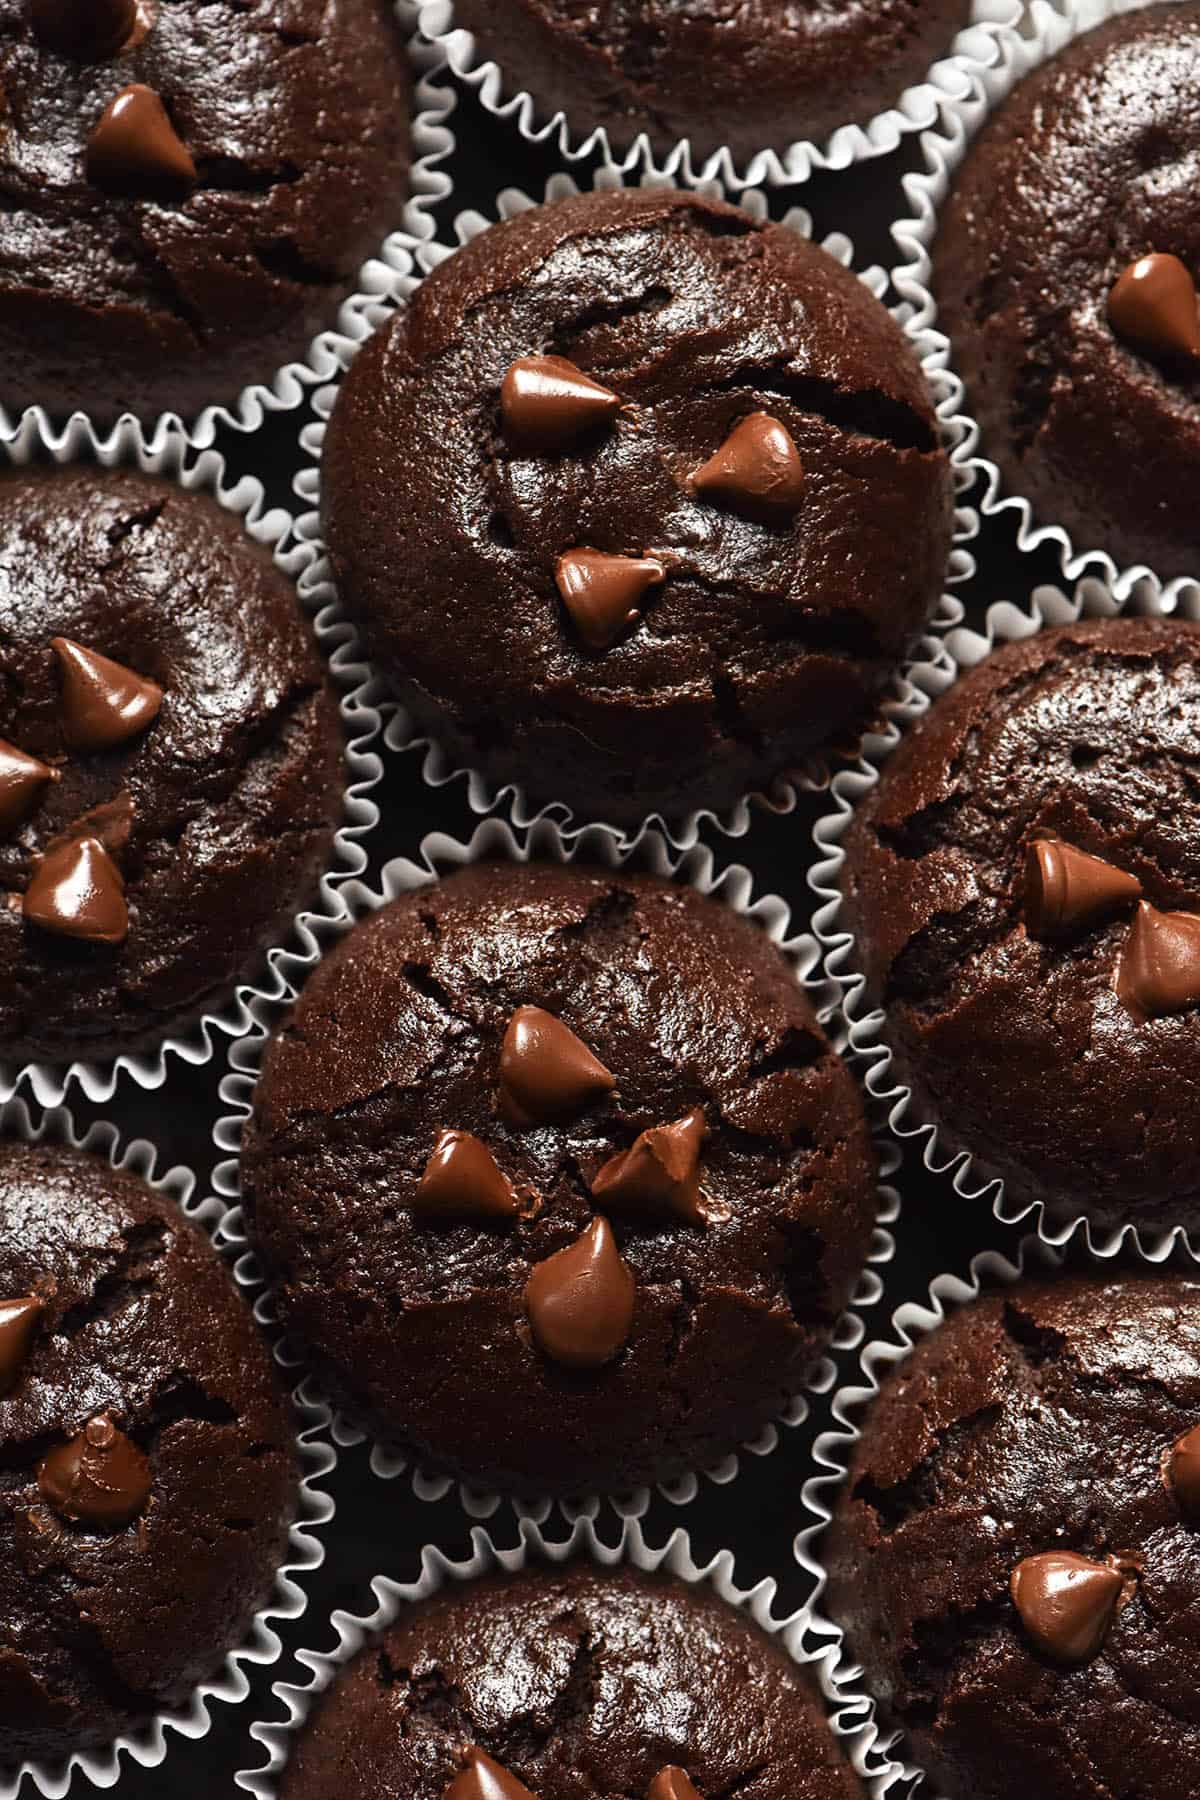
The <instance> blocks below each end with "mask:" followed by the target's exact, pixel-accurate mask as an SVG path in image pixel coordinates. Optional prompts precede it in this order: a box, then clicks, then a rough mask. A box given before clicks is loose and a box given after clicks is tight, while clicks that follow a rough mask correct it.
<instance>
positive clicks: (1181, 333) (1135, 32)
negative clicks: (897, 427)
mask: <svg viewBox="0 0 1200 1800" xmlns="http://www.w3.org/2000/svg"><path fill="white" fill-rule="evenodd" d="M1198 153H1200V5H1198V4H1195V3H1194V0H1188V3H1186V4H1181V5H1180V4H1172V5H1161V6H1149V7H1143V8H1141V9H1139V10H1137V11H1133V12H1126V13H1124V14H1123V15H1122V16H1121V17H1118V18H1114V19H1110V20H1109V21H1108V22H1107V23H1106V24H1104V25H1101V26H1099V27H1098V28H1097V29H1096V30H1094V31H1090V32H1088V33H1087V34H1086V35H1085V36H1082V37H1080V38H1078V39H1076V40H1075V42H1074V43H1072V44H1070V45H1069V46H1068V47H1067V48H1066V49H1065V50H1063V51H1062V52H1061V54H1060V55H1058V56H1056V57H1054V58H1053V59H1052V60H1051V61H1049V62H1047V63H1045V64H1043V65H1042V66H1041V67H1040V68H1038V69H1036V70H1035V71H1034V72H1033V74H1031V75H1029V76H1027V77H1026V79H1025V80H1024V81H1022V82H1021V83H1020V85H1019V86H1018V87H1017V88H1016V89H1015V90H1014V91H1013V93H1012V95H1011V96H1010V97H1009V99H1008V100H1007V101H1006V102H1005V104H1004V105H1003V106H1001V107H1000V108H999V110H998V111H997V113H996V114H995V116H994V118H992V119H991V120H989V122H988V123H987V125H986V126H985V127H984V129H983V130H982V131H981V132H980V133H979V135H978V137H977V138H976V139H975V141H974V143H973V144H972V146H971V148H970V150H969V152H968V154H967V157H966V160H965V162H964V163H963V165H962V167H961V169H960V170H959V171H958V174H957V176H956V177H955V180H954V187H953V189H952V191H951V194H950V197H949V200H948V201H947V202H946V205H945V208H944V210H943V215H942V218H941V220H940V223H939V230H938V235H937V241H936V245H935V247H934V252H933V286H934V292H935V295H936V298H937V306H938V328H939V330H941V331H944V332H946V333H947V335H948V336H949V338H950V343H951V356H952V361H953V366H954V367H955V368H956V369H957V370H958V372H959V373H960V374H961V375H962V377H963V379H964V381H965V383H966V390H967V405H968V407H969V409H970V411H971V412H972V414H973V415H974V416H975V418H977V419H978V421H979V424H980V429H981V437H980V443H979V449H980V452H981V454H982V455H984V456H986V457H989V458H991V459H992V460H993V461H995V462H996V463H998V464H999V467H1000V469H1001V472H1002V474H1003V476H1004V480H1005V482H1006V484H1007V485H1008V486H1009V487H1010V488H1011V489H1013V490H1014V491H1015V492H1016V493H1018V494H1021V495H1023V496H1024V497H1026V498H1027V499H1028V500H1029V501H1030V502H1031V503H1032V505H1033V508H1034V511H1035V512H1036V513H1037V515H1038V519H1039V522H1041V523H1043V524H1059V525H1062V526H1064V527H1065V528H1066V530H1067V531H1068V532H1069V533H1070V534H1071V536H1072V538H1073V539H1074V541H1075V544H1076V547H1077V548H1078V549H1080V550H1091V549H1099V550H1104V551H1107V552H1108V554H1109V555H1110V556H1111V557H1112V558H1113V559H1114V561H1116V562H1117V563H1118V564H1121V565H1128V564H1133V563H1146V564H1149V566H1150V567H1151V568H1153V569H1154V570H1155V571H1156V572H1157V573H1158V574H1159V575H1161V576H1163V577H1165V578H1169V577H1173V576H1176V575H1194V574H1195V573H1196V572H1197V565H1198V558H1200V534H1198V533H1197V529H1196V522H1195V518H1194V509H1193V506H1192V496H1193V494H1194V492H1195V487H1196V481H1197V477H1198V476H1200V426H1198V424H1197V418H1198V414H1197V402H1198V401H1200V324H1198V322H1197V310H1196V294H1195V280H1194V278H1195V277H1196V276H1197V275H1200V216H1198V215H1197V211H1196V208H1195V207H1194V206H1193V205H1192V202H1191V194H1192V186H1193V182H1192V171H1193V168H1194V164H1195V160H1196V156H1197V154H1198Z"/></svg>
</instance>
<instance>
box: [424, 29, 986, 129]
mask: <svg viewBox="0 0 1200 1800" xmlns="http://www.w3.org/2000/svg"><path fill="white" fill-rule="evenodd" d="M454 17H455V24H456V25H459V26H461V27H463V28H465V29H466V30H467V31H470V32H473V33H474V34H475V40H476V43H477V45H478V48H479V53H480V58H481V59H483V58H493V59H494V60H495V61H496V62H498V63H499V65H500V67H501V69H502V70H503V71H504V75H505V79H506V83H507V86H508V88H509V90H510V91H511V92H514V93H515V92H517V91H519V90H524V91H527V92H529V93H531V94H532V95H533V97H534V99H535V100H536V101H537V103H538V107H539V109H540V110H541V111H543V112H547V113H550V112H557V111H559V109H561V110H562V111H563V112H565V113H566V115H567V119H568V122H569V123H570V125H571V127H572V129H573V131H574V132H575V133H576V134H577V135H578V136H583V135H584V134H585V133H586V132H589V131H593V130H595V128H596V126H598V125H602V126H603V127H604V128H605V130H606V131H607V132H608V135H609V138H610V140H611V142H612V143H613V144H614V146H615V147H616V148H618V149H622V148H625V147H626V146H627V145H629V144H630V143H631V142H632V141H633V139H634V137H636V135H637V134H638V133H639V132H642V131H644V132H646V133H648V135H649V137H650V139H651V141H652V143H653V144H654V145H655V146H656V148H657V149H659V150H669V149H670V148H671V147H672V146H673V145H674V144H676V143H677V142H678V141H679V139H680V138H687V139H689V140H690V142H691V145H692V152H693V155H694V156H697V157H701V156H710V155H711V154H712V152H713V151H714V150H719V149H721V148H722V147H723V146H724V145H726V144H728V145H729V147H730V149H731V150H732V152H733V155H734V158H735V160H737V161H738V162H744V161H745V160H746V159H747V158H749V157H751V156H753V155H754V153H755V152H756V151H758V150H764V149H774V150H778V151H783V150H786V149H787V148H788V146H789V145H791V144H795V143H801V142H804V141H806V140H811V141H813V142H816V143H822V142H823V141H824V140H825V139H826V138H827V137H828V136H829V135H830V133H831V132H833V131H836V130H837V128H838V127H839V126H840V125H853V124H861V125H865V124H866V123H867V121H868V120H869V119H871V118H873V117H874V115H875V114H876V113H879V112H882V111H883V110H884V109H885V108H887V107H891V106H894V105H895V104H896V103H897V101H898V100H899V99H900V96H901V94H902V93H903V91H904V89H905V88H908V87H912V86H913V85H914V84H915V83H917V82H920V81H924V80H925V78H926V76H927V75H928V73H929V70H930V68H931V66H932V65H933V63H935V62H937V61H938V59H939V58H941V57H943V56H949V55H950V52H951V48H952V46H953V42H954V38H955V35H956V33H957V32H959V31H961V30H962V29H963V28H964V27H965V26H966V25H968V24H969V23H970V18H971V0H854V4H852V5H846V4H836V5H834V4H830V0H703V4H701V5H695V4H693V5H689V6H680V5H678V4H677V3H676V0H599V3H598V4H596V3H595V0H593V3H592V4H590V5H588V6H586V7H581V6H579V5H578V4H577V0H456V6H455V14H454Z"/></svg>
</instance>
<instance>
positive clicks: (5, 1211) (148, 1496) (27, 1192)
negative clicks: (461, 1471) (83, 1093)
mask: <svg viewBox="0 0 1200 1800" xmlns="http://www.w3.org/2000/svg"><path fill="white" fill-rule="evenodd" d="M296 1495H297V1468H296V1457H295V1450H294V1444H293V1426H292V1423H291V1415H290V1411H289V1408H288V1405H287V1402H286V1400H285V1398H284V1396H283V1394H282V1392H281V1390H280V1388H279V1386H278V1384H277V1381H276V1378H275V1372H274V1369H273V1366H272V1362H271V1356H270V1352H269V1350H268V1348H267V1346H266V1344H265V1343H264V1342H263V1340H262V1339H261V1337H260V1336H259V1333H258V1330H257V1328H256V1326H255V1324H254V1320H253V1317H252V1315H251V1313H250V1311H249V1309H248V1308H247V1307H246V1306H245V1305H244V1304H243V1303H242V1301H241V1300H240V1298H239V1297H238V1295H237V1292H236V1290H235V1289H234V1287H233V1284H232V1282H231V1280H230V1277H229V1274H228V1271H227V1270H226V1268H225V1267H224V1265H223V1264H222V1262H221V1260H220V1258H219V1257H218V1256H217V1254H216V1252H215V1251H214V1250H213V1248H212V1245H211V1244H210V1242H209V1240H208V1238H207V1237H206V1236H205V1235H204V1233H203V1232H202V1231H200V1230H199V1229H198V1227H196V1226H195V1225H193V1224H191V1223H189V1222H188V1221H187V1220H186V1219H185V1218H184V1217H183V1215H182V1214H181V1212H180V1211H179V1209H178V1207H177V1206H176V1205H175V1203H174V1202H173V1201H171V1200H170V1199H167V1198H164V1197H163V1196H161V1195H159V1194H157V1193H156V1192H155V1191H154V1190H153V1189H152V1188H150V1187H149V1186H148V1185H147V1184H146V1183H145V1182H143V1181H142V1180H140V1179H139V1178H138V1177H137V1176H136V1175H133V1174H131V1173H130V1172H128V1171H123V1170H119V1169H112V1168H110V1167H109V1165H108V1164H107V1163H106V1162H104V1161H103V1160H102V1159H100V1158H98V1157H95V1156H89V1155H85V1154H83V1153H82V1152H79V1151H73V1150H70V1149H64V1148H61V1147H57V1146H50V1145H41V1146H29V1145H25V1144H19V1143H12V1142H9V1143H6V1144H4V1145H2V1146H0V1765H2V1766H6V1767H7V1766H10V1765H14V1764H17V1763H20V1762H21V1761H22V1760H24V1759H25V1758H27V1757H28V1758H33V1759H37V1760H53V1761H55V1762H58V1761H61V1760H63V1759H65V1758H66V1757H67V1756H68V1755H69V1754H70V1753H71V1752H72V1751H75V1750H79V1749H84V1748H86V1747H88V1746H94V1745H97V1744H101V1743H104V1742H106V1741H108V1740H110V1739H112V1738H113V1737H115V1736H117V1735H118V1734H119V1733H124V1732H126V1731H130V1730H136V1729H137V1728H138V1727H140V1726H142V1725H144V1724H146V1723H147V1721H148V1720H149V1719H150V1718H151V1717H152V1716H153V1715H154V1714H155V1713H156V1712H158V1711H159V1710H161V1709H166V1708H170V1707H175V1706H178V1705H180V1704H182V1703H183V1702H184V1701H186V1699H187V1698H188V1695H189V1694H190V1693H191V1691H192V1689H193V1688H194V1687H195V1686H196V1684H197V1683H198V1682H200V1681H202V1680H205V1679H207V1678H208V1677H209V1676H211V1675H213V1674H214V1673H215V1671H216V1670H217V1668H218V1667H219V1665H220V1663H221V1661H222V1659H223V1658H224V1656H225V1655H226V1654H227V1652H228V1651H230V1650H232V1649H234V1648H236V1646H237V1645H238V1644H239V1643H240V1642H241V1640H242V1639H243V1638H244V1636H245V1634H246V1631H247V1629H248V1627H249V1625H250V1621H251V1619H252V1618H253V1616H254V1614H255V1612H257V1611H258V1609H259V1608H260V1607H262V1606H263V1605H264V1604H265V1602H266V1601H267V1599H268V1598H269V1596H270V1592H271V1589H272V1586H273V1583H274V1578H275V1572H276V1570H277V1568H278V1567H279V1566H280V1564H281V1563H282V1562H283V1560H284V1552H285V1548H286V1543H287V1531H288V1526H289V1523H290V1521H291V1518H292V1516H293V1513H294V1511H295V1506H296Z"/></svg>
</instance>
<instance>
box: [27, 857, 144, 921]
mask: <svg viewBox="0 0 1200 1800" xmlns="http://www.w3.org/2000/svg"><path fill="white" fill-rule="evenodd" d="M21 906H22V911H23V912H24V915H25V917H26V918H27V919H28V920H30V921H31V923H33V924H34V925H40V926H41V928H42V930H43V931H52V932H55V933H56V934H57V935H58V936H59V937H75V938H84V939H85V940H86V941H87V942H88V943H94V944H122V943H124V941H125V939H126V938H127V937H128V935H129V909H128V907H127V906H126V904H125V883H124V881H123V880H122V878H121V871H120V870H119V869H118V867H117V865H116V863H115V862H114V861H113V860H112V857H111V856H110V855H109V854H108V851H107V850H106V849H105V848H104V845H103V844H102V843H101V842H100V839H99V838H98V837H90V836H89V837H77V838H65V839H62V840H61V841H58V842H57V843H55V844H53V845H52V846H51V847H50V848H49V849H48V850H47V851H46V854H45V855H44V856H43V857H42V858H41V860H40V862H39V863H38V864H37V867H36V868H35V869H34V871H33V874H32V875H31V877H30V880H29V886H28V887H27V888H26V890H25V893H24V895H23V897H22V901H21Z"/></svg>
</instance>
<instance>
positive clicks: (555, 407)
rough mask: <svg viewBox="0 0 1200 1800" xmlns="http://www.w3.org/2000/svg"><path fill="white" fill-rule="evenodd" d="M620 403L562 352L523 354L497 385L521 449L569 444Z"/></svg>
mask: <svg viewBox="0 0 1200 1800" xmlns="http://www.w3.org/2000/svg"><path fill="white" fill-rule="evenodd" d="M620 406H621V400H620V396H619V395H618V394H614V393H613V391H612V389H611V388H606V387H601V385H600V383H599V382H598V381H593V380H592V378H591V376H590V375H585V374H584V372H583V370H582V369H577V368H576V366H575V364H574V363H573V362H568V360H567V358H566V357H565V356H522V357H520V358H519V359H518V361H516V362H515V363H513V364H512V366H511V367H510V369H509V371H508V373H507V375H505V377H504V381H503V383H502V384H501V387H500V411H501V414H502V416H503V419H504V430H505V434H506V435H507V437H508V438H509V439H510V440H511V441H512V442H513V443H514V444H515V445H517V446H518V447H519V448H520V449H522V450H533V451H543V452H548V451H555V450H568V449H570V447H571V446H572V444H574V443H576V442H577V441H578V440H579V439H580V438H581V437H584V436H586V435H587V433H588V432H590V431H592V430H594V429H595V427H596V426H597V425H601V424H604V423H605V421H607V420H609V419H612V418H613V417H615V415H616V413H617V412H618V411H619V410H620Z"/></svg>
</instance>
